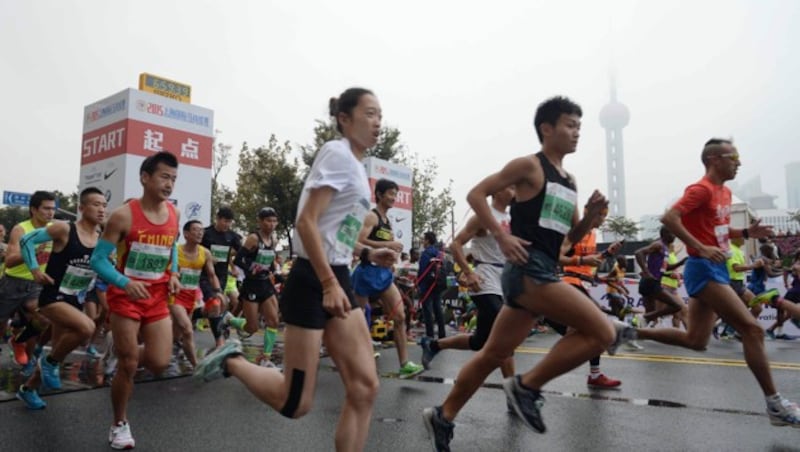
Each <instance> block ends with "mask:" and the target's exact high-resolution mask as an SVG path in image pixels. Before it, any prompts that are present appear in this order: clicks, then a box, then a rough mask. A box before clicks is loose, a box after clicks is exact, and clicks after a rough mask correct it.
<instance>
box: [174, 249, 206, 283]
mask: <svg viewBox="0 0 800 452" xmlns="http://www.w3.org/2000/svg"><path fill="white" fill-rule="evenodd" d="M196 253H197V254H196V255H195V256H193V257H192V258H191V259H190V258H189V257H188V256H187V255H186V251H185V249H184V247H183V245H181V246H178V270H179V271H180V274H181V286H182V287H183V288H184V289H185V290H192V291H194V290H195V289H197V288H198V287H200V274H201V273H203V267H205V265H206V249H205V248H203V246H202V245H197V250H196Z"/></svg>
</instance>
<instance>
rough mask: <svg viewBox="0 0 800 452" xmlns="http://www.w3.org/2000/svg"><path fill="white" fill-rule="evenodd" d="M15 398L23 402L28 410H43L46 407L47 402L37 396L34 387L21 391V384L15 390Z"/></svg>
mask: <svg viewBox="0 0 800 452" xmlns="http://www.w3.org/2000/svg"><path fill="white" fill-rule="evenodd" d="M17 398H18V399H19V400H22V401H23V402H25V406H26V407H28V409H29V410H43V409H45V408H47V402H45V401H44V400H42V398H41V397H39V393H38V392H36V390H35V389H28V390H26V391H23V390H22V385H20V387H19V389H18V390H17Z"/></svg>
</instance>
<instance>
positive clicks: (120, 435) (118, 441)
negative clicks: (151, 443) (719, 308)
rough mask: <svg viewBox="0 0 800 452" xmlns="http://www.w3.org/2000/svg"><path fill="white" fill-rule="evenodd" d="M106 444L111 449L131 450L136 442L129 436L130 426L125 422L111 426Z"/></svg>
mask: <svg viewBox="0 0 800 452" xmlns="http://www.w3.org/2000/svg"><path fill="white" fill-rule="evenodd" d="M108 443H109V445H111V448H112V449H117V450H124V449H133V447H134V446H135V445H136V441H134V440H133V435H131V425H130V424H128V423H127V422H120V423H119V424H117V425H112V426H111V428H110V429H109V431H108Z"/></svg>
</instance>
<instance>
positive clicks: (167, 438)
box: [0, 332, 800, 451]
mask: <svg viewBox="0 0 800 452" xmlns="http://www.w3.org/2000/svg"><path fill="white" fill-rule="evenodd" d="M199 334H200V336H199V339H198V342H199V349H200V350H201V351H204V350H205V349H207V348H208V347H209V346H210V344H211V337H210V334H209V333H207V332H206V333H199ZM557 338H558V337H557V336H556V335H553V334H545V335H536V336H533V337H531V338H529V339H528V340H527V341H526V342H525V343H524V344H523V345H522V346H521V347H520V348H519V349H518V351H517V354H516V363H517V370H518V371H525V370H527V369H529V368H530V367H531V366H533V365H534V364H535V363H536V361H538V359H540V357H541V356H542V354H543V353H545V352H546V351H547V349H548V348H549V347H550V345H551V344H552V343H553V342H554V341H555V340H557ZM260 341H261V338H260V337H254V338H252V339H251V340H250V341H248V342H246V344H248V343H249V344H250V345H247V347H246V349H247V351H248V354H249V356H250V357H251V359H252V358H254V357H255V356H256V355H257V353H258V350H259V348H260V343H261V342H260ZM643 345H644V346H645V347H646V349H645V350H643V351H640V352H636V353H633V352H628V351H625V350H622V351H621V352H620V353H619V354H618V355H617V356H616V357H606V356H604V357H603V362H602V367H603V370H604V371H605V372H606V373H607V374H609V375H610V376H613V377H616V378H620V379H622V380H623V385H622V387H621V388H620V389H619V390H613V391H601V390H590V389H588V388H587V386H586V374H587V373H588V365H587V366H581V367H580V368H578V369H575V370H573V371H572V372H569V373H567V374H566V375H564V376H562V377H561V378H559V379H556V380H555V381H553V382H551V383H550V384H548V385H547V386H546V387H545V397H546V399H547V403H546V405H545V407H544V411H543V414H544V420H545V422H546V424H547V426H548V431H547V433H546V434H543V435H542V434H537V433H534V432H532V431H530V430H528V429H526V428H525V427H523V426H522V425H521V423H520V422H519V421H518V420H517V419H515V418H514V417H512V416H509V415H508V413H507V412H506V406H505V396H504V395H503V392H502V390H501V389H500V384H501V382H502V378H501V376H500V375H499V372H495V373H493V374H492V375H491V376H490V377H489V379H488V380H487V382H486V384H485V385H484V386H483V388H481V389H480V390H479V391H478V392H477V393H476V394H475V396H474V397H473V399H472V400H471V401H470V402H469V403H468V404H467V406H466V407H465V408H464V410H463V411H462V412H461V414H460V416H459V417H458V419H457V420H456V430H455V438H454V440H453V442H452V448H453V450H454V451H459V450H464V451H495V450H496V451H514V450H557V451H573V450H576V451H577V450H592V451H605V450H615V451H617V450H622V451H626V450H636V451H642V450H645V451H661V450H663V451H678V450H680V451H694V450H697V451H709V450H712V451H714V450H731V451H790V450H800V430H798V429H791V428H787V427H784V428H777V427H772V426H770V424H769V420H768V419H767V417H766V415H765V414H764V400H763V397H762V395H761V393H760V391H759V389H758V387H757V386H756V383H755V379H754V378H753V377H752V375H751V374H750V372H749V370H748V369H747V368H746V367H745V366H744V363H743V361H742V360H743V355H742V348H741V344H739V343H738V342H736V341H715V340H712V341H711V344H710V345H709V350H708V351H707V352H704V353H698V352H692V351H685V350H681V349H678V348H674V347H669V346H665V345H661V344H655V343H651V342H643ZM100 346H101V347H102V344H100ZM766 347H767V350H768V352H769V354H770V358H771V360H772V365H773V375H774V379H775V382H776V384H777V386H778V388H779V390H780V391H781V392H782V394H784V395H786V396H787V397H789V398H791V399H792V400H794V401H798V400H800V379H799V378H798V377H800V341H767V342H766ZM409 348H410V351H411V356H412V359H414V360H415V361H418V359H419V348H418V347H416V346H410V347H409ZM470 355H471V352H466V351H463V352H462V351H444V352H442V353H440V354H439V355H438V356H437V357H436V359H435V360H434V362H433V364H432V368H431V370H430V371H428V372H426V373H425V374H422V375H420V376H418V377H416V378H415V379H412V380H400V379H397V378H394V377H393V375H394V372H395V371H396V370H397V367H398V364H397V358H396V353H395V351H394V350H393V349H391V348H389V349H385V350H382V356H381V357H380V358H379V359H378V366H379V371H380V373H381V375H382V378H381V390H380V393H379V396H378V400H377V402H376V405H375V409H374V412H373V423H372V425H371V427H370V436H369V439H368V443H367V448H366V449H367V450H380V451H395V450H397V451H405V450H414V451H416V450H432V449H431V447H430V443H429V442H428V439H427V436H426V432H425V428H424V427H423V425H422V422H421V417H420V414H421V410H422V409H423V408H424V407H426V406H431V405H434V404H438V403H441V401H442V400H444V398H445V397H446V395H447V393H448V391H449V390H450V388H451V387H452V386H451V385H452V382H453V379H454V378H455V376H456V375H457V373H458V371H459V369H460V368H461V366H462V365H463V364H464V362H465V361H466V360H467V359H468V358H469V357H470ZM68 361H69V363H68V364H67V365H65V366H63V367H64V369H63V370H62V374H63V379H64V388H65V390H63V391H61V392H60V393H58V394H49V393H48V394H44V399H45V400H46V401H47V402H48V403H49V405H48V407H47V409H45V410H43V411H38V412H32V411H29V410H27V409H26V408H25V407H24V405H23V404H22V403H21V402H19V401H16V400H14V399H13V398H14V395H13V394H14V390H16V384H17V383H18V382H19V381H20V380H19V379H20V377H19V367H18V366H16V365H13V364H11V363H10V362H9V356H8V347H7V346H3V352H2V354H0V368H2V370H0V388H2V390H0V400H8V401H7V402H3V403H0V439H1V441H0V444H2V449H4V450H37V451H39V450H42V451H43V450H90V451H93V450H109V449H108V445H107V443H106V439H107V429H108V425H109V424H110V415H111V406H110V400H109V389H108V388H107V387H105V386H104V384H105V378H104V377H103V370H102V361H101V360H91V359H87V358H86V356H85V354H81V353H74V354H73V355H71V356H70V358H69V360H68ZM276 361H277V359H276ZM186 373H187V368H186V367H185V366H183V365H182V364H180V363H178V364H177V365H176V366H173V368H172V369H171V373H170V377H169V378H159V379H153V377H152V376H149V375H146V373H144V372H142V373H141V374H140V375H139V377H138V378H137V380H138V381H139V384H137V385H136V387H135V390H134V395H133V398H132V400H131V404H130V407H129V413H130V421H131V426H132V430H133V434H134V436H135V438H136V440H137V447H136V449H137V450H157V451H162V450H163V451H172V450H188V449H192V450H200V451H206V450H208V451H211V450H267V449H269V450H278V451H283V450H286V451H298V450H332V449H333V439H332V438H333V431H334V429H335V425H336V422H337V418H338V414H339V407H340V406H341V400H342V397H343V389H342V385H341V382H340V381H339V375H338V373H336V372H335V369H334V368H333V365H332V362H331V361H330V360H329V359H327V358H325V359H323V360H322V362H321V365H320V375H319V383H318V389H317V392H316V399H315V406H314V409H313V410H312V412H311V413H310V414H309V415H308V416H306V417H304V418H303V419H300V420H288V419H285V418H283V417H281V416H280V415H279V414H277V413H275V412H273V411H272V410H271V409H269V408H268V407H265V406H264V405H262V404H261V403H260V402H258V401H256V400H255V399H254V398H253V397H252V396H251V395H250V393H249V392H247V390H246V389H245V388H244V387H243V386H242V385H241V384H239V383H238V382H237V381H235V380H233V379H226V380H221V381H216V382H212V383H209V384H197V383H195V382H193V381H192V380H191V379H188V378H182V376H184V375H186ZM11 447H13V449H11Z"/></svg>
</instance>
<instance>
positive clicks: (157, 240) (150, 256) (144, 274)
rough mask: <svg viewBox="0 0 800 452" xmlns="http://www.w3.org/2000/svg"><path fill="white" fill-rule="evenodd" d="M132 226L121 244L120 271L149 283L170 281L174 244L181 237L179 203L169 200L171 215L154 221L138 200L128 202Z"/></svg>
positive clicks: (118, 246)
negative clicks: (158, 222) (156, 221)
mask: <svg viewBox="0 0 800 452" xmlns="http://www.w3.org/2000/svg"><path fill="white" fill-rule="evenodd" d="M128 206H129V207H130V209H131V228H130V231H128V235H126V236H125V239H124V240H123V242H122V243H120V244H119V245H117V270H119V272H120V273H122V274H124V275H125V276H127V277H129V278H131V279H134V280H138V281H147V282H149V283H154V284H157V283H164V282H167V281H169V273H168V272H167V268H169V263H170V256H171V253H172V244H173V243H175V240H176V238H177V237H178V216H177V214H176V213H175V206H173V205H172V203H169V202H168V203H167V211H168V212H169V216H168V217H167V221H166V222H165V223H164V224H153V223H151V222H150V220H148V219H147V217H146V216H145V215H144V212H143V211H142V206H141V203H140V202H139V200H138V199H134V200H131V202H129V203H128Z"/></svg>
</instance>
